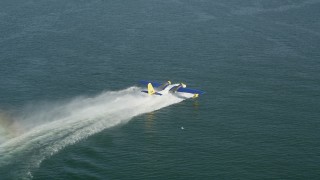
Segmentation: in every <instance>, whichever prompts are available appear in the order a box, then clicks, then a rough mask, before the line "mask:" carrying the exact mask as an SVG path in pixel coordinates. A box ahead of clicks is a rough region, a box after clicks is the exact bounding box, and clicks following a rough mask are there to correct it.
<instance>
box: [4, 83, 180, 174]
mask: <svg viewBox="0 0 320 180" xmlns="http://www.w3.org/2000/svg"><path fill="white" fill-rule="evenodd" d="M140 90H141V89H139V88H137V87H130V88H128V89H125V90H122V91H117V92H105V93H102V94H100V95H98V96H96V97H92V98H88V97H87V98H83V97H82V98H77V99H74V100H73V101H71V102H68V103H64V104H56V105H54V106H53V107H50V109H47V108H43V109H41V110H39V112H37V113H32V114H31V115H26V116H25V117H23V119H24V122H28V123H29V125H30V124H31V125H32V126H34V127H33V128H31V129H30V130H28V131H27V132H25V133H23V134H22V135H20V136H17V137H15V138H12V139H9V140H7V141H5V142H4V143H2V144H0V155H1V156H0V172H1V174H4V173H5V174H8V177H13V176H14V177H17V178H19V179H21V178H26V179H29V178H32V174H31V172H32V170H33V169H35V168H37V167H39V166H40V163H41V162H42V161H43V160H44V159H46V158H48V157H50V156H52V155H53V154H55V153H57V152H59V150H61V149H63V148H64V147H66V146H68V145H71V144H74V143H76V142H78V141H79V140H81V139H84V138H86V137H88V136H91V135H93V134H95V133H98V132H100V131H102V130H104V129H106V128H109V127H112V126H115V125H118V124H121V123H126V122H128V121H129V120H130V119H131V118H132V117H134V116H137V115H139V114H143V113H147V112H151V111H154V110H157V109H160V108H163V107H166V106H169V105H172V104H175V103H178V102H181V101H182V100H183V99H181V98H178V97H175V96H173V95H170V94H169V95H166V96H162V97H160V96H147V95H145V94H141V93H140ZM31 122H33V123H31ZM40 122H41V123H42V124H41V123H40ZM24 126H26V127H27V126H28V124H25V125H24ZM22 160H23V161H22ZM8 169H9V170H11V172H7V170H8ZM2 171H6V172H2Z"/></svg>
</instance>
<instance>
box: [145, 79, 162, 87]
mask: <svg viewBox="0 0 320 180" xmlns="http://www.w3.org/2000/svg"><path fill="white" fill-rule="evenodd" d="M140 83H141V84H143V85H148V84H149V83H151V84H152V86H153V87H159V86H161V85H162V84H161V83H158V82H154V81H145V80H141V81H140Z"/></svg>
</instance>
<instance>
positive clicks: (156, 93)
mask: <svg viewBox="0 0 320 180" xmlns="http://www.w3.org/2000/svg"><path fill="white" fill-rule="evenodd" d="M141 92H144V93H147V94H148V91H141ZM154 94H155V95H159V96H162V94H160V93H158V92H155V93H154Z"/></svg>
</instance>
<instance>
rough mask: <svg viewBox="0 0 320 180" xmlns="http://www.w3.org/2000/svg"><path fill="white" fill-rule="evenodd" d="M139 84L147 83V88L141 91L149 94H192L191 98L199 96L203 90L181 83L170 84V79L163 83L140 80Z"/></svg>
mask: <svg viewBox="0 0 320 180" xmlns="http://www.w3.org/2000/svg"><path fill="white" fill-rule="evenodd" d="M140 83H141V84H143V85H147V87H148V90H143V91H141V92H144V93H148V94H149V95H159V96H162V95H165V94H168V93H173V94H184V93H188V94H193V98H197V97H199V95H201V94H204V93H205V92H204V91H201V90H197V89H190V88H187V85H185V84H183V83H177V84H172V83H171V81H167V82H165V83H162V84H161V83H158V82H154V81H144V80H141V81H140Z"/></svg>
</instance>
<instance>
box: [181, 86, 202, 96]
mask: <svg viewBox="0 0 320 180" xmlns="http://www.w3.org/2000/svg"><path fill="white" fill-rule="evenodd" d="M177 91H178V92H185V93H191V94H204V93H205V92H204V91H200V90H196V89H190V88H183V87H181V88H179V89H178V90H177Z"/></svg>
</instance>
